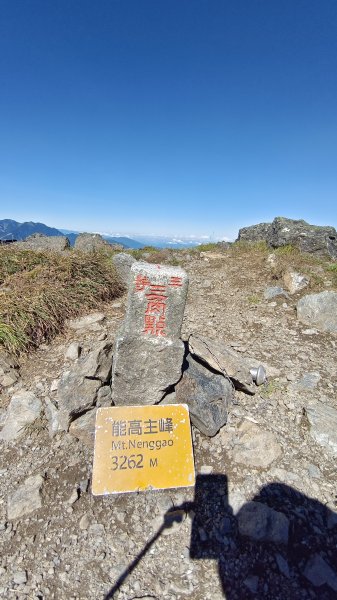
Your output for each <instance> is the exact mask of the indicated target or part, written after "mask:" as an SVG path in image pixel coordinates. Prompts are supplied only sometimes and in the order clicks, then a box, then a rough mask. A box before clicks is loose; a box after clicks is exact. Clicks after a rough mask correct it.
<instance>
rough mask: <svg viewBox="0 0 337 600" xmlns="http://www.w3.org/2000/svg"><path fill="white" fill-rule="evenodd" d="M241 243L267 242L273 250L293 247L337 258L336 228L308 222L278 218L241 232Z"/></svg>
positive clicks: (239, 237)
mask: <svg viewBox="0 0 337 600" xmlns="http://www.w3.org/2000/svg"><path fill="white" fill-rule="evenodd" d="M238 240H239V241H247V242H258V241H265V242H267V244H268V245H269V246H271V247H272V248H279V247H281V246H287V245H289V244H290V245H292V246H295V247H296V248H299V249H300V250H302V251H303V252H309V253H311V254H316V255H317V256H324V255H329V256H331V258H333V259H336V258H337V231H336V229H335V228H334V227H323V226H319V225H310V224H309V223H307V222H306V221H303V220H299V221H295V220H293V219H286V218H284V217H276V218H275V219H274V221H273V222H272V223H260V224H258V225H252V226H251V227H243V228H242V229H240V230H239V236H238Z"/></svg>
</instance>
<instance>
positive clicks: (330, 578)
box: [303, 554, 337, 592]
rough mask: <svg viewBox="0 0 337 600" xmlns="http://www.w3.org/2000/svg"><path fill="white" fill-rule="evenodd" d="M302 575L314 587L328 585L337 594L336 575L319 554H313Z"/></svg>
mask: <svg viewBox="0 0 337 600" xmlns="http://www.w3.org/2000/svg"><path fill="white" fill-rule="evenodd" d="M303 575H304V577H306V579H307V580H308V581H310V583H312V584H313V585H314V586H315V587H320V586H321V585H328V586H329V587H330V588H331V589H332V590H334V591H335V592H337V574H336V573H335V571H333V570H332V568H331V567H330V565H329V564H328V563H327V562H325V560H324V558H322V557H321V556H320V555H319V554H314V555H313V556H311V557H310V558H309V560H308V561H307V563H306V565H305V567H304V570H303Z"/></svg>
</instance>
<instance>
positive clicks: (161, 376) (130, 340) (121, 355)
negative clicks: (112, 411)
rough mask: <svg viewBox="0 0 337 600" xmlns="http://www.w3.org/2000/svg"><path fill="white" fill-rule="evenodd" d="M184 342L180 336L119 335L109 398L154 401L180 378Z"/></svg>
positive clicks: (133, 402)
mask: <svg viewBox="0 0 337 600" xmlns="http://www.w3.org/2000/svg"><path fill="white" fill-rule="evenodd" d="M184 354H185V346H184V344H183V342H182V341H181V340H174V341H172V340H166V339H164V338H156V337H155V338H148V339H144V337H136V336H134V337H131V336H118V337H117V340H116V346H115V353H114V355H115V356H118V359H117V360H116V362H114V370H113V380H112V400H113V402H114V403H115V404H116V406H118V405H127V406H128V405H137V404H156V403H157V402H160V400H161V399H162V398H163V396H164V394H165V390H166V389H167V388H168V387H170V386H172V385H175V384H176V383H177V381H179V379H180V378H181V366H182V362H183V358H184Z"/></svg>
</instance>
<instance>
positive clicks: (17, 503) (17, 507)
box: [7, 475, 43, 520]
mask: <svg viewBox="0 0 337 600" xmlns="http://www.w3.org/2000/svg"><path fill="white" fill-rule="evenodd" d="M42 484H43V478H42V477H41V475H33V476H31V477H28V479H26V480H25V482H24V483H23V484H22V485H20V486H19V487H18V488H17V489H16V490H15V492H14V493H13V494H12V495H11V496H9V498H8V503H7V516H8V519H10V520H13V519H19V518H21V517H23V516H24V515H27V514H29V513H31V512H33V511H34V510H38V509H39V508H41V506H42V503H41V496H40V490H41V487H42Z"/></svg>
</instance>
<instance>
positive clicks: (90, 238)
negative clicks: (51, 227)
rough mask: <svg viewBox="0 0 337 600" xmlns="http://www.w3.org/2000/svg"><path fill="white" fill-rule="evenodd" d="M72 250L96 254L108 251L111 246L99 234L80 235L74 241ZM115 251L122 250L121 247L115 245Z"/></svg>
mask: <svg viewBox="0 0 337 600" xmlns="http://www.w3.org/2000/svg"><path fill="white" fill-rule="evenodd" d="M74 248H75V250H80V251H81V252H98V251H100V250H104V249H108V248H109V249H110V248H111V245H110V244H109V242H107V241H106V240H105V239H104V238H102V236H101V235H100V234H99V233H80V234H79V235H78V236H77V238H76V240H75V245H74ZM115 249H118V250H122V249H123V246H122V245H119V244H116V245H115Z"/></svg>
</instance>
